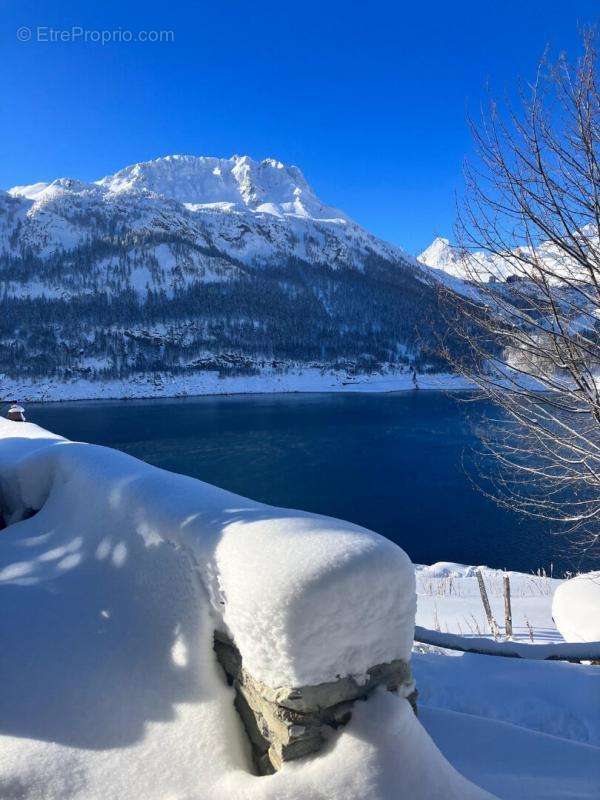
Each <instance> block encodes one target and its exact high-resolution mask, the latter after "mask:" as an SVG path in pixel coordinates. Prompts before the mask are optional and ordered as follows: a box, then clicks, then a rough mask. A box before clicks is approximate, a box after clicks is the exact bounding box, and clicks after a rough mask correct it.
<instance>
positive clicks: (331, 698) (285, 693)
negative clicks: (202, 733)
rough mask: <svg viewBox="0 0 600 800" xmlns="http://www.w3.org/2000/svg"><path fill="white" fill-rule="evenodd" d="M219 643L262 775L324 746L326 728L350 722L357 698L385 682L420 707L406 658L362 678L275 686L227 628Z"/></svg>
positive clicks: (217, 639)
mask: <svg viewBox="0 0 600 800" xmlns="http://www.w3.org/2000/svg"><path fill="white" fill-rule="evenodd" d="M214 649H215V652H216V654H217V658H218V660H219V662H220V664H221V666H222V667H223V669H224V670H225V673H226V675H227V679H228V681H229V683H230V684H231V685H233V687H234V688H235V707H236V708H237V710H238V713H239V715H240V717H241V718H242V721H243V723H244V727H245V729H246V732H247V734H248V738H249V739H250V742H251V744H252V752H253V756H254V761H255V764H256V768H257V771H258V773H259V774H261V775H267V774H270V773H272V772H274V771H276V770H278V769H280V768H281V766H282V764H283V763H284V762H285V761H291V760H293V759H296V758H302V757H303V756H306V755H308V754H309V753H315V752H317V751H318V750H320V749H321V747H322V745H323V742H324V741H325V732H326V728H327V727H329V728H333V729H335V728H338V727H340V726H343V725H346V724H347V723H348V722H349V721H350V718H351V716H352V706H353V704H354V702H355V701H356V700H359V699H363V700H364V699H366V698H367V696H368V695H369V694H370V693H371V692H373V691H374V690H375V689H376V688H377V687H379V686H382V687H384V688H385V689H387V690H388V691H397V692H401V693H402V694H403V696H404V697H406V698H407V699H408V700H409V701H410V703H411V705H412V706H413V709H414V710H415V712H416V699H417V691H416V689H415V685H414V681H413V679H412V674H411V669H410V664H409V663H408V662H406V661H401V660H396V661H392V662H390V663H387V664H377V665H376V666H373V667H371V668H370V669H369V670H368V671H367V673H366V675H365V676H364V680H363V681H361V682H358V681H357V680H355V679H354V678H353V677H351V676H347V677H340V678H339V679H338V680H336V681H331V682H328V683H320V684H316V685H313V686H299V687H279V688H276V689H273V688H272V687H270V686H266V685H265V684H264V683H262V682H261V681H258V680H256V679H255V678H253V677H252V675H250V674H249V673H248V672H247V670H245V669H244V666H243V660H242V656H241V654H240V652H239V650H238V649H237V647H236V646H235V644H234V643H233V642H232V641H231V639H229V637H227V636H226V635H225V634H223V633H221V632H218V631H217V632H215V638H214Z"/></svg>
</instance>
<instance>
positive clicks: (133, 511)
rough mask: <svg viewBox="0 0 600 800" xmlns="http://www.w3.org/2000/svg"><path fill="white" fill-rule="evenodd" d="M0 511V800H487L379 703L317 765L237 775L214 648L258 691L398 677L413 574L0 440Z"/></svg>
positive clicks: (342, 546) (10, 432) (94, 459)
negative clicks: (257, 684) (392, 669)
mask: <svg viewBox="0 0 600 800" xmlns="http://www.w3.org/2000/svg"><path fill="white" fill-rule="evenodd" d="M0 492H1V495H0V502H1V506H2V512H3V516H4V519H5V520H6V521H7V522H8V523H9V526H8V527H7V528H6V529H5V530H4V531H3V532H2V534H1V535H0V591H1V592H2V608H3V614H2V619H1V622H0V631H1V635H2V641H3V657H2V660H1V662H0V680H1V681H2V686H3V687H5V689H6V687H10V690H9V691H6V690H5V691H3V692H2V696H1V699H0V796H2V797H13V798H17V797H18V798H51V799H52V800H54V799H55V798H56V800H58V798H61V800H66V799H67V798H80V799H81V800H94V798H102V799H103V800H113V798H114V800H116V799H117V798H118V800H128V799H129V798H131V800H134V798H135V799H138V798H144V799H145V800H153V798H156V800H159V799H160V800H165V798H170V799H171V798H177V800H184V799H185V800H204V799H205V798H206V800H209V799H210V800H217V799H220V798H224V799H225V798H227V800H230V799H232V800H233V799H236V798H248V800H250V799H251V798H263V797H264V798H278V800H283V798H290V800H291V799H293V800H310V798H323V799H324V798H328V800H332V799H335V798H340V800H341V798H344V800H351V799H352V798H357V799H358V798H364V797H369V798H371V799H372V800H377V798H381V800H391V799H392V798H398V797H400V796H402V797H407V798H409V797H410V798H414V800H420V799H422V800H426V799H427V800H434V798H437V797H439V798H442V797H444V798H479V797H484V796H487V795H485V793H484V792H483V791H482V790H480V789H478V788H477V787H475V786H473V785H472V784H470V783H468V782H467V781H466V780H465V779H463V778H462V777H461V776H459V775H458V773H456V772H455V771H454V769H453V768H452V767H451V766H450V765H449V764H448V763H447V762H446V761H445V760H444V759H443V757H442V756H441V754H440V753H439V752H438V751H437V749H436V748H435V745H434V744H433V743H432V741H431V740H430V739H429V737H428V736H427V734H426V733H425V731H424V730H423V729H422V727H421V726H420V724H419V723H418V721H417V720H416V719H415V718H414V716H413V714H412V712H411V710H410V707H409V705H408V703H407V701H406V700H404V699H403V698H401V697H398V696H395V695H392V694H389V693H382V692H378V693H377V694H376V695H375V696H374V697H372V698H371V699H370V700H369V701H367V702H366V703H359V704H358V706H357V707H356V708H355V713H354V716H353V719H352V721H351V723H350V725H349V726H348V727H347V728H344V729H343V730H342V731H339V732H335V733H334V732H333V731H332V733H331V741H330V742H329V743H328V745H327V747H326V749H325V751H324V752H322V753H321V754H319V755H318V756H317V757H313V758H310V759H306V760H303V761H302V762H297V763H295V764H292V765H286V766H284V768H283V769H282V771H281V772H279V773H277V774H276V775H274V776H271V777H260V778H259V777H256V776H253V775H252V774H251V773H250V768H249V763H250V758H249V752H248V746H247V742H246V740H245V736H244V734H243V731H242V728H241V724H240V721H239V719H238V717H237V715H236V712H235V710H234V708H233V703H232V699H233V696H232V690H230V689H229V688H228V687H227V686H226V683H225V680H224V677H223V674H222V672H221V671H220V668H219V667H218V665H217V663H216V660H215V658H214V654H213V652H212V635H213V631H214V630H215V628H219V629H222V630H224V631H226V632H227V633H228V634H229V635H230V636H231V637H232V638H233V639H234V640H235V642H236V644H237V645H238V647H239V649H240V651H241V652H242V654H243V658H244V663H245V665H246V667H247V669H249V670H250V671H252V673H253V674H254V675H255V676H256V677H258V678H259V679H260V680H262V681H264V682H265V683H266V684H267V685H270V686H273V687H277V686H280V685H283V684H287V685H290V684H291V685H297V684H300V683H305V684H306V683H318V682H321V681H326V680H331V679H335V678H336V677H337V676H339V675H353V676H355V677H360V676H361V675H362V674H363V673H364V672H365V670H366V669H367V668H368V667H369V666H371V665H373V664H376V663H380V662H383V661H389V660H392V659H395V658H402V659H408V658H409V657H410V649H411V644H412V626H413V623H414V613H415V591H414V574H413V570H412V567H411V564H410V561H409V559H408V558H407V556H406V555H405V554H404V553H403V551H401V550H400V549H399V548H397V547H396V546H395V545H393V544H391V543H390V542H388V541H387V540H385V539H383V538H382V537H380V536H378V535H377V534H374V533H371V532H369V531H366V530H364V529H361V528H359V527H358V526H355V525H351V524H350V523H345V522H341V521H339V520H333V519H329V518H325V517H320V516H317V515H314V514H306V513H303V512H299V511H291V510H287V509H277V508H272V507H269V506H265V505H262V504H260V503H255V502H253V501H251V500H247V499H245V498H242V497H238V496H236V495H233V494H231V493H229V492H226V491H223V490H221V489H217V488H215V487H212V486H209V485H207V484H204V483H201V482H199V481H196V480H193V479H191V478H186V477H183V476H179V475H174V474H171V473H167V472H164V471H162V470H159V469H156V468H154V467H151V466H149V465H147V464H144V463H143V462H140V461H138V460H136V459H133V458H131V457H129V456H126V455H124V454H122V453H119V452H116V451H113V450H109V449H107V448H102V447H97V446H93V445H87V444H79V443H72V442H68V441H66V440H64V439H61V438H60V437H56V436H54V435H53V434H50V433H47V432H46V431H43V430H42V429H40V428H38V427H37V426H35V425H30V424H27V423H11V422H8V421H6V420H0Z"/></svg>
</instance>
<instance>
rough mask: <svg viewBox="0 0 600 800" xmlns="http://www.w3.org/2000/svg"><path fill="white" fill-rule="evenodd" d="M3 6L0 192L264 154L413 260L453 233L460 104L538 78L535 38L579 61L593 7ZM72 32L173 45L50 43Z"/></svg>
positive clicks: (465, 147)
mask: <svg viewBox="0 0 600 800" xmlns="http://www.w3.org/2000/svg"><path fill="white" fill-rule="evenodd" d="M0 2H1V4H2V5H1V7H2V17H1V22H0V35H1V44H2V50H1V59H0V70H2V72H3V75H2V87H3V88H2V95H1V97H2V102H1V104H0V115H1V124H2V141H3V153H2V156H3V157H2V159H1V160H0V186H1V187H3V188H8V187H10V186H12V185H14V184H17V183H31V182H33V181H36V180H51V179H53V178H56V177H62V176H69V177H76V178H80V179H82V180H92V179H96V178H99V177H102V176H103V175H105V174H107V173H110V172H114V171H116V170H117V169H119V168H121V167H123V166H125V165H127V164H131V163H134V162H136V161H142V160H146V159H149V158H155V157H157V156H161V155H167V154H169V153H193V154H196V155H217V156H230V155H232V154H233V153H238V154H246V153H248V154H249V155H251V156H252V157H254V158H264V157H267V156H273V157H276V158H278V159H280V160H282V161H285V162H290V163H294V164H297V165H298V166H299V167H301V169H302V170H303V172H304V174H305V175H306V177H307V179H308V181H309V182H310V183H311V184H312V185H313V186H314V188H315V190H316V191H317V193H318V194H319V195H320V197H321V198H322V199H323V200H324V201H325V202H328V203H331V204H332V205H336V206H339V207H340V208H343V209H344V210H345V211H347V212H348V213H349V214H350V215H351V216H353V217H354V218H355V219H356V220H357V221H359V222H360V223H362V224H363V225H365V226H366V227H367V228H369V229H370V230H372V231H373V232H374V233H376V234H378V235H379V236H382V237H383V238H385V239H388V240H390V241H393V242H394V243H396V244H399V245H401V246H403V247H405V248H406V249H407V250H409V251H410V252H413V253H416V252H419V251H420V250H421V249H423V248H424V247H425V246H426V245H427V244H428V243H429V242H430V240H431V239H432V238H433V237H434V236H435V235H448V234H451V232H452V224H453V219H454V208H455V192H456V191H457V190H458V191H460V188H461V185H462V177H461V169H462V162H463V159H464V157H465V156H466V155H468V153H469V150H470V140H469V134H468V131H467V129H466V125H465V113H466V109H467V108H469V109H470V110H472V111H476V110H477V108H478V107H479V103H480V101H481V98H482V97H483V95H484V91H485V86H486V84H487V83H488V82H489V83H490V84H491V86H492V87H494V88H495V90H496V91H497V92H498V93H499V94H503V93H505V92H507V91H508V92H509V93H510V92H511V91H512V87H514V84H515V80H516V79H517V77H518V76H521V77H523V78H527V77H530V76H532V75H533V73H534V70H535V66H536V63H537V61H538V59H539V56H540V55H541V53H542V51H543V49H544V46H545V45H546V43H549V44H550V45H551V46H552V47H553V48H554V50H555V51H556V52H558V51H560V50H566V51H567V52H570V53H575V52H576V51H577V47H578V26H580V25H581V24H588V23H590V22H595V21H596V20H597V18H598V11H599V6H598V2H597V0H578V2H575V0H561V2H550V1H549V0H545V1H544V2H542V1H541V0H520V2H515V1H514V0H504V1H503V2H501V3H500V2H484V0H480V2H477V3H472V2H460V0H457V1H456V2H448V0H446V1H445V2H438V1H437V0H435V1H432V2H421V3H415V2H411V3H410V4H409V3H403V2H389V3H388V2H377V0H375V2H362V3H354V4H351V3H350V2H343V3H338V2H335V1H330V2H322V1H321V2H318V3H317V2H311V1H309V2H304V3H300V4H296V3H294V4H286V3H282V2H276V3H271V2H269V1H268V0H263V2H261V3H250V2H236V0H233V1H232V2H227V3H223V2H218V0H213V1H212V2H199V3H194V4H191V3H184V2H181V1H180V0H171V1H170V2H168V3H165V2H160V3H158V2H153V0H145V2H123V1H121V2H113V0H102V2H95V3H91V2H89V3H85V4H83V3H81V2H70V1H68V0H67V1H65V0H52V2H48V0H36V2H32V1H31V0H18V1H17V0H11V2H6V1H5V0H0ZM23 26H25V27H27V28H29V29H30V30H31V39H30V40H29V41H27V42H19V41H18V40H17V36H16V31H17V29H18V28H20V27H23ZM73 26H75V27H76V28H77V29H83V30H87V31H90V32H92V31H101V30H110V31H112V30H119V29H121V31H131V32H132V34H133V35H134V36H135V35H136V34H137V32H138V31H152V30H158V31H160V30H164V31H173V39H174V41H172V42H162V43H159V42H157V43H149V42H144V43H142V42H124V41H121V42H119V41H114V42H111V43H108V44H105V45H102V44H100V43H98V42H94V41H89V40H88V41H87V42H85V41H84V40H83V39H82V38H81V37H82V36H83V34H81V35H80V34H77V39H76V41H64V42H58V41H47V39H48V38H50V36H51V34H50V33H49V29H50V28H53V29H54V30H57V31H63V30H65V31H71V29H72V28H73ZM38 28H39V29H40V31H39V32H38ZM21 35H23V34H21ZM25 35H26V34H25ZM97 35H98V34H93V33H89V34H88V37H92V38H93V37H94V36H97ZM44 38H45V39H46V41H43V39H44Z"/></svg>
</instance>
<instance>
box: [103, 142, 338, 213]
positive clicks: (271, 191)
mask: <svg viewBox="0 0 600 800" xmlns="http://www.w3.org/2000/svg"><path fill="white" fill-rule="evenodd" d="M97 185H98V186H100V187H102V188H103V189H106V190H107V191H109V192H111V193H115V194H118V193H127V192H132V191H147V192H151V193H153V194H157V195H160V196H162V197H166V198H169V199H172V200H176V201H178V202H180V203H183V204H185V205H187V206H191V207H201V206H210V207H215V206H217V207H218V206H221V207H222V208H223V210H227V209H228V208H232V207H233V208H239V209H241V210H250V211H255V212H259V213H260V212H263V213H268V214H273V215H275V216H280V217H281V216H287V215H291V216H298V217H305V218H310V219H329V220H332V219H337V220H347V219H348V218H347V217H346V215H345V214H344V213H343V212H341V211H339V210H338V209H335V208H332V207H330V206H327V205H325V204H324V203H321V201H320V200H319V199H318V198H317V196H316V195H315V193H314V192H313V190H312V189H311V187H310V186H309V185H308V183H307V181H306V179H305V178H304V175H303V174H302V172H301V171H300V170H299V169H298V167H294V166H286V165H285V164H282V163H281V162H280V161H276V160H274V159H272V158H267V159H265V160H263V161H254V160H253V159H251V158H250V157H249V156H232V157H231V158H212V157H207V156H186V155H174V156H166V157H165V158H157V159H155V160H153V161H145V162H143V163H140V164H134V165H133V166H130V167H125V169H122V170H120V171H119V172H116V173H115V174H114V175H108V176H106V177H105V178H102V180H100V181H98V182H97Z"/></svg>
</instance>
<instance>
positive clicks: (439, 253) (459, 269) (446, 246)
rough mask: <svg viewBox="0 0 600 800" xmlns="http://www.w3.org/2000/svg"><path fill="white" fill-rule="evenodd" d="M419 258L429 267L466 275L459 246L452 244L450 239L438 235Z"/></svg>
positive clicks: (460, 275)
mask: <svg viewBox="0 0 600 800" xmlns="http://www.w3.org/2000/svg"><path fill="white" fill-rule="evenodd" d="M417 260H418V261H420V262H421V263H422V264H425V265H426V266H428V267H433V268H434V269H441V270H443V271H444V272H447V273H448V274H450V275H454V276H456V277H460V278H462V277H464V267H463V265H462V263H461V262H462V259H461V257H460V254H459V251H458V248H456V247H454V246H453V245H451V244H450V242H449V240H448V239H444V238H443V237H442V236H438V237H437V238H435V239H434V240H433V242H432V243H431V244H430V245H429V247H428V248H427V249H426V250H423V252H422V253H421V255H420V256H418V257H417Z"/></svg>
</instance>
